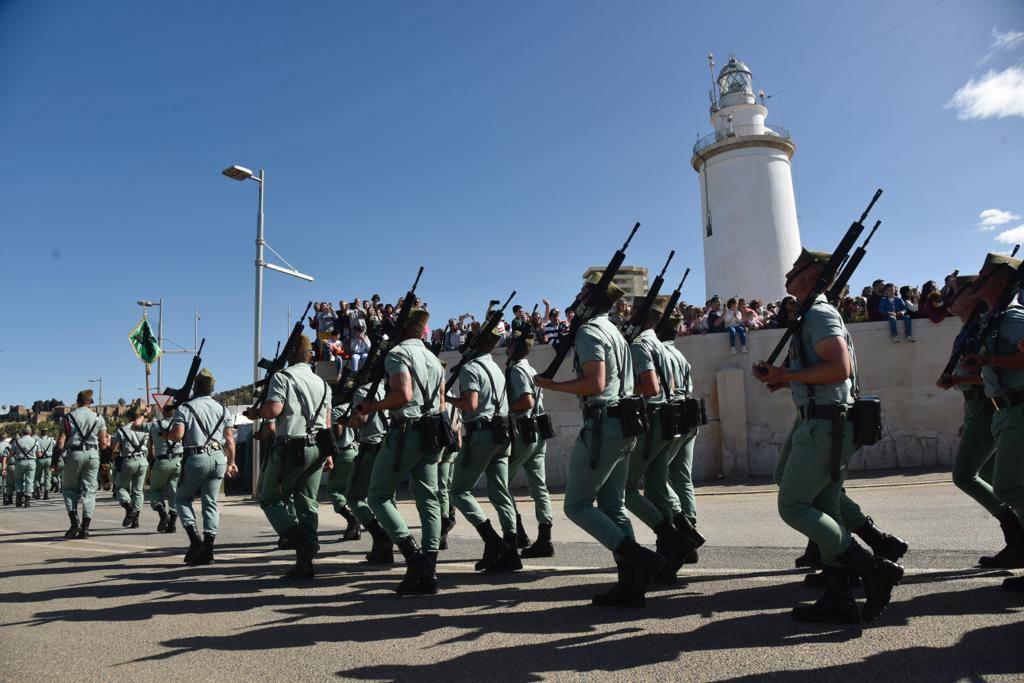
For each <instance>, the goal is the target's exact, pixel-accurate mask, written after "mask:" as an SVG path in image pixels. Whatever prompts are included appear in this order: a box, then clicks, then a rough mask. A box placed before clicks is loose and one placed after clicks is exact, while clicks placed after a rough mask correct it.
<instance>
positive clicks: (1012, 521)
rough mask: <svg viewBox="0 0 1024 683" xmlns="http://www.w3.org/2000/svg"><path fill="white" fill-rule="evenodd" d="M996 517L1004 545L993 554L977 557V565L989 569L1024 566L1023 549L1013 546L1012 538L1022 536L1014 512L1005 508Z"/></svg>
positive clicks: (1022, 533) (1023, 533)
mask: <svg viewBox="0 0 1024 683" xmlns="http://www.w3.org/2000/svg"><path fill="white" fill-rule="evenodd" d="M996 519H997V520H999V528H1001V529H1002V530H1003V538H1004V539H1005V540H1006V547H1004V548H1003V549H1002V550H1000V551H999V552H998V553H996V554H995V555H986V556H983V557H980V558H978V566H979V567H988V568H991V569H1020V568H1022V567H1024V549H1017V548H1014V547H1013V541H1014V538H1016V537H1018V536H1024V529H1022V528H1021V525H1020V520H1019V519H1017V515H1016V513H1014V511H1013V510H1011V509H1009V508H1007V509H1006V511H1004V512H1002V513H1000V514H998V515H996Z"/></svg>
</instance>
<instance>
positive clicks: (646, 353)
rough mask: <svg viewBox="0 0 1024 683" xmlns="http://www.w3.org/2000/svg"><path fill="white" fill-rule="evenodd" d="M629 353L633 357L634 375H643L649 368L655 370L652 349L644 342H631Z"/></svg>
mask: <svg viewBox="0 0 1024 683" xmlns="http://www.w3.org/2000/svg"><path fill="white" fill-rule="evenodd" d="M629 355H630V357H631V358H632V359H633V374H634V375H642V374H643V373H645V372H647V371H649V370H654V357H653V356H652V355H651V350H650V349H648V348H647V347H646V346H644V345H643V344H637V343H635V342H634V343H632V344H630V345H629Z"/></svg>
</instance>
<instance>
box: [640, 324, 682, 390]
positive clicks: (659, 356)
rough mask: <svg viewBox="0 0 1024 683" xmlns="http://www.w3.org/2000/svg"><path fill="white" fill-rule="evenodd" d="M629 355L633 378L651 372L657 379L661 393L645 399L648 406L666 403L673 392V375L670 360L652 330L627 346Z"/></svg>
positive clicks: (644, 332)
mask: <svg viewBox="0 0 1024 683" xmlns="http://www.w3.org/2000/svg"><path fill="white" fill-rule="evenodd" d="M629 355H630V359H631V360H632V362H633V376H634V377H639V376H640V375H642V374H643V373H645V372H650V371H653V372H654V374H655V375H657V377H658V383H659V384H660V385H661V392H660V393H657V394H655V395H654V396H648V397H647V403H648V404H650V405H661V404H663V403H667V402H668V400H669V399H670V398H671V397H672V394H673V393H674V392H675V373H674V372H673V368H672V362H673V361H672V359H670V358H669V357H668V355H667V354H666V352H665V347H664V346H662V345H661V340H659V339H658V335H657V334H656V333H655V332H654V330H644V331H643V332H641V333H640V334H638V335H637V336H636V339H635V340H634V341H633V343H632V344H630V345H629Z"/></svg>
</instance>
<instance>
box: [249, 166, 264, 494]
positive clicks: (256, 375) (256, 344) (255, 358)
mask: <svg viewBox="0 0 1024 683" xmlns="http://www.w3.org/2000/svg"><path fill="white" fill-rule="evenodd" d="M265 183H266V175H265V174H264V171H263V169H262V168H261V169H260V177H259V184H260V198H259V213H258V214H257V215H256V311H255V315H254V318H255V324H254V330H253V347H252V386H253V391H254V392H255V390H256V382H258V381H259V379H260V366H259V362H260V357H261V355H262V353H263V351H262V342H263V244H264V242H263V186H264V184H265ZM252 428H253V439H252V497H253V498H256V497H257V496H258V495H259V491H258V490H257V483H258V481H259V474H260V444H259V440H258V439H256V431H257V430H259V428H260V421H259V419H256V420H253V423H252Z"/></svg>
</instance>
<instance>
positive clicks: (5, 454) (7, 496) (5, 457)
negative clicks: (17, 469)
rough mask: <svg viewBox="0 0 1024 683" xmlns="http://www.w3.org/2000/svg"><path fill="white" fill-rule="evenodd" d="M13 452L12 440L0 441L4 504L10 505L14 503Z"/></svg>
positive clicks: (1, 483)
mask: <svg viewBox="0 0 1024 683" xmlns="http://www.w3.org/2000/svg"><path fill="white" fill-rule="evenodd" d="M10 452H11V440H10V439H7V438H4V440H3V441H0V463H2V465H3V468H2V474H3V477H2V481H0V485H2V486H3V504H4V505H10V504H11V503H13V501H14V458H13V457H9V456H10Z"/></svg>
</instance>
